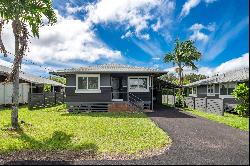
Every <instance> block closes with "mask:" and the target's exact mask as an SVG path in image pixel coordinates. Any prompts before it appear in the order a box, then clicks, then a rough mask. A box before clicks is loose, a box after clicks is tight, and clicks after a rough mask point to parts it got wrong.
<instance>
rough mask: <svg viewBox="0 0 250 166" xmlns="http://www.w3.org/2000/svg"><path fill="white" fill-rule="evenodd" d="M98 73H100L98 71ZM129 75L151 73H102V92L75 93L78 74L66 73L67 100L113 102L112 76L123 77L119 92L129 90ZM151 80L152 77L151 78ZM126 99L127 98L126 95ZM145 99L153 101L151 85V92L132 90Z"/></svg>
mask: <svg viewBox="0 0 250 166" xmlns="http://www.w3.org/2000/svg"><path fill="white" fill-rule="evenodd" d="M96 74H98V73H96ZM129 76H149V74H100V90H101V93H75V89H76V75H75V74H71V75H66V88H65V94H66V99H65V101H66V102H111V101H112V96H111V93H112V87H111V78H112V77H119V78H120V79H121V82H120V88H119V92H125V93H127V91H128V77H129ZM149 81H150V79H149ZM125 93H124V94H123V95H125V97H124V100H127V97H126V95H127V94H125ZM131 93H132V94H134V95H136V96H137V97H139V98H140V99H142V100H143V101H151V100H152V96H151V87H149V92H131Z"/></svg>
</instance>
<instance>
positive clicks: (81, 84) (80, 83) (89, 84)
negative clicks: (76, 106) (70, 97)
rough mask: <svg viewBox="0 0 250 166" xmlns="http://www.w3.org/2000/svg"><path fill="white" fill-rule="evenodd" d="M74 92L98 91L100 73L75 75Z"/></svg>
mask: <svg viewBox="0 0 250 166" xmlns="http://www.w3.org/2000/svg"><path fill="white" fill-rule="evenodd" d="M76 83H77V85H76V93H85V92H86V93H92V92H99V91H100V75H99V74H84V75H77V76H76Z"/></svg>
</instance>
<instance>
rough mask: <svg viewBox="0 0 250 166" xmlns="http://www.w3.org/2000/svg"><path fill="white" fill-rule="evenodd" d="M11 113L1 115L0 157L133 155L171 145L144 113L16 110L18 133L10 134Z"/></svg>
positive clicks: (2, 112) (5, 112) (56, 108)
mask: <svg viewBox="0 0 250 166" xmlns="http://www.w3.org/2000/svg"><path fill="white" fill-rule="evenodd" d="M10 114H11V111H10V110H3V111H0V153H5V152H14V151H23V150H42V151H43V150H44V151H55V150H74V151H75V150H90V151H95V152H96V153H100V154H101V153H119V154H135V153H139V152H141V151H144V150H152V149H160V148H163V147H165V146H166V145H168V144H170V143H171V140H170V138H169V137H168V136H167V134H166V133H165V132H164V131H163V130H161V129H160V128H158V127H157V126H156V125H155V124H154V123H153V122H152V121H151V120H150V119H149V118H147V117H146V115H145V114H143V113H107V112H106V113H81V114H69V113H67V112H66V109H65V108H64V107H63V106H57V107H53V108H47V109H40V110H33V111H29V110H28V109H27V108H26V107H23V108H21V109H20V110H19V122H21V121H23V122H24V123H22V124H21V129H20V130H19V131H17V132H14V131H9V130H8V127H9V126H10Z"/></svg>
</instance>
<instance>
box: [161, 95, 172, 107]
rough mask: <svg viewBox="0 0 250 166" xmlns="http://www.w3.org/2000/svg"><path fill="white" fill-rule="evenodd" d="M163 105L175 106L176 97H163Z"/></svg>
mask: <svg viewBox="0 0 250 166" xmlns="http://www.w3.org/2000/svg"><path fill="white" fill-rule="evenodd" d="M162 103H164V104H168V105H174V103H175V96H174V95H162Z"/></svg>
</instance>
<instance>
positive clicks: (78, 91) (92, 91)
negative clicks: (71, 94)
mask: <svg viewBox="0 0 250 166" xmlns="http://www.w3.org/2000/svg"><path fill="white" fill-rule="evenodd" d="M79 77H98V89H86V90H85V89H78V78H79ZM87 87H88V81H87ZM75 93H101V89H100V74H77V75H76V90H75Z"/></svg>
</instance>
